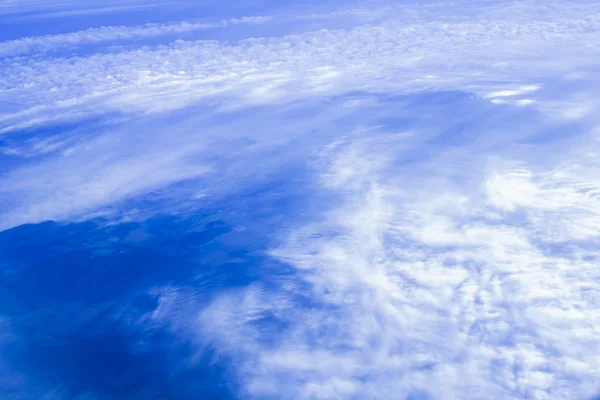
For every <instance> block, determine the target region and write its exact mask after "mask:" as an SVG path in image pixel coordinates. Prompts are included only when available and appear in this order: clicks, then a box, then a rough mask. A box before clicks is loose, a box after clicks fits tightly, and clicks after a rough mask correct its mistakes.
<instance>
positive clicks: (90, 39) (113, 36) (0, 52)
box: [0, 16, 271, 58]
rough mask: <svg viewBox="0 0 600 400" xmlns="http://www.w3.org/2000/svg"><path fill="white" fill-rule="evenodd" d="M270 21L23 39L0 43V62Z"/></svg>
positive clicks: (264, 18)
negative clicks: (91, 46) (7, 59)
mask: <svg viewBox="0 0 600 400" xmlns="http://www.w3.org/2000/svg"><path fill="white" fill-rule="evenodd" d="M269 20H271V17H268V16H257V17H242V18H232V19H229V20H222V21H220V22H215V23H200V22H193V21H190V22H186V21H182V22H175V23H170V24H147V25H142V26H104V27H100V28H90V29H86V30H84V31H79V32H71V33H63V34H59V35H47V36H33V37H25V38H20V39H16V40H11V41H8V42H0V58H2V57H15V56H20V55H21V56H22V55H25V54H30V53H36V55H38V56H39V54H40V53H44V52H48V51H52V50H58V49H61V48H69V47H76V46H83V45H85V46H89V45H93V44H98V43H102V42H110V41H118V40H127V39H144V38H151V37H157V36H162V35H172V34H182V33H189V32H194V31H201V30H206V29H216V28H225V27H228V26H232V25H239V24H248V25H252V24H261V23H265V22H268V21H269Z"/></svg>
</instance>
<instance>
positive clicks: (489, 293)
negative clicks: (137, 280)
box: [155, 137, 600, 399]
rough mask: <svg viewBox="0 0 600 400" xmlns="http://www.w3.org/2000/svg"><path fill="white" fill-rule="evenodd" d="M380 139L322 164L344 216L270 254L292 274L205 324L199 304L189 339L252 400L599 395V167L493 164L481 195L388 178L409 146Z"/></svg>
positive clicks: (238, 299)
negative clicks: (227, 367) (233, 370)
mask: <svg viewBox="0 0 600 400" xmlns="http://www.w3.org/2000/svg"><path fill="white" fill-rule="evenodd" d="M377 140H379V141H380V142H381V138H377V137H375V139H374V140H373V139H371V140H370V139H368V138H366V139H365V138H364V137H363V138H358V139H356V138H355V139H354V140H352V141H351V142H350V143H348V144H347V145H346V146H340V144H339V143H338V144H335V145H333V146H332V147H330V148H329V150H327V151H326V152H325V153H324V156H325V157H326V158H328V159H329V162H326V163H324V164H319V165H320V166H321V167H323V166H324V165H326V166H327V167H325V170H323V171H322V173H323V174H324V175H322V176H323V178H324V181H323V182H324V184H325V186H326V187H328V188H329V189H330V190H332V191H333V192H332V196H334V198H335V199H336V200H333V201H332V204H334V205H332V206H331V207H330V208H328V209H325V210H322V212H316V214H314V216H315V222H314V223H310V224H308V225H305V226H301V227H299V228H298V230H296V231H294V232H292V234H291V235H290V237H289V239H288V240H287V242H286V244H285V245H283V246H282V247H280V248H278V249H276V250H274V251H273V255H274V256H275V257H277V258H279V259H281V260H283V261H285V262H287V263H290V264H291V265H293V266H294V267H295V268H296V271H297V275H295V276H289V277H288V278H287V279H284V280H283V281H277V282H275V284H273V285H267V286H260V285H258V286H253V287H250V288H248V289H245V290H239V291H233V292H231V293H228V294H223V295H221V296H220V297H219V298H218V299H217V300H216V301H215V302H214V303H213V304H211V305H210V306H209V307H207V308H205V309H204V310H202V311H198V310H197V309H196V308H195V307H194V305H193V302H192V305H190V306H189V307H188V308H186V310H185V312H183V313H182V314H178V315H177V321H179V325H177V326H179V327H180V328H182V332H181V335H182V336H184V337H188V338H191V340H195V341H197V342H201V343H204V344H207V343H209V344H212V345H214V346H216V348H217V350H218V351H222V352H224V353H225V354H226V355H227V356H228V357H233V359H234V365H236V366H237V367H238V369H237V373H238V374H239V377H240V380H241V382H242V384H243V388H244V390H245V391H246V395H248V396H249V397H250V398H271V397H281V396H282V394H285V397H286V398H300V399H302V398H307V399H308V398H310V399H315V398H322V399H330V398H378V399H385V398H390V399H397V398H405V397H406V396H409V395H411V394H416V393H421V394H426V395H427V396H428V398H431V399H446V398H455V399H472V398H532V399H556V398H587V397H586V396H591V395H593V394H594V393H595V392H596V391H597V390H598V386H597V382H598V378H599V377H600V352H598V351H597V349H598V348H599V346H600V343H599V337H600V336H599V333H600V332H599V328H598V326H600V325H599V323H600V321H599V320H598V318H599V317H598V316H599V315H600V313H599V311H600V310H599V309H598V308H599V307H600V284H599V283H598V282H599V280H598V278H599V277H600V276H599V275H600V273H599V272H598V271H597V268H596V267H597V259H598V257H600V248H599V247H598V246H597V245H593V246H592V247H591V248H590V247H589V245H588V246H586V245H582V244H580V242H578V241H579V240H584V239H587V240H590V239H593V240H594V241H597V238H598V236H599V234H600V230H598V227H597V225H595V224H597V222H598V221H600V207H598V205H597V204H596V199H595V197H591V196H590V193H595V191H596V190H598V188H600V182H598V180H597V178H596V176H598V175H597V172H598V170H597V166H596V164H594V159H587V161H591V162H592V164H589V163H586V164H585V167H583V166H580V167H573V165H574V164H573V162H575V163H576V164H578V163H579V161H577V160H568V159H564V160H563V163H560V164H557V165H556V166H555V168H554V169H552V170H541V171H538V172H534V171H533V170H531V169H529V168H527V166H525V165H522V164H521V165H517V166H516V168H514V167H509V169H508V170H502V169H498V168H497V167H495V166H493V165H494V164H493V163H492V164H490V165H491V166H490V169H488V171H487V172H486V173H485V174H484V175H483V176H482V181H481V185H479V187H480V189H479V190H478V191H476V192H470V191H465V190H464V189H465V187H461V186H460V185H459V186H458V187H456V186H455V185H454V184H452V183H451V182H449V181H446V183H445V184H443V183H444V179H442V180H441V181H440V179H439V178H440V174H439V171H438V173H436V175H435V176H430V177H427V176H423V175H418V180H419V182H415V180H411V179H410V172H408V171H402V169H401V168H398V167H394V168H393V169H391V170H390V169H389V167H390V165H389V164H388V166H387V167H386V166H385V165H384V164H381V163H378V162H377V160H378V159H379V158H380V157H382V156H383V157H384V158H385V157H386V156H387V157H390V156H393V155H394V154H395V152H396V151H397V149H398V148H399V147H401V146H402V144H401V143H402V142H403V140H404V139H401V140H398V138H397V137H395V138H390V137H388V138H387V139H385V140H383V144H382V143H376V141H377ZM332 149H333V150H332ZM384 149H387V150H384ZM481 159H482V160H483V161H485V160H486V159H487V155H482V156H481ZM373 162H375V164H373ZM505 165H508V166H510V163H508V164H505ZM365 166H367V167H369V168H368V170H367V171H368V172H365ZM386 168H387V169H386ZM573 168H575V169H573ZM390 172H393V173H390ZM455 172H456V173H459V174H468V171H465V170H460V171H455ZM349 176H351V177H352V178H351V179H348V177H349ZM430 184H434V185H435V187H436V195H435V196H433V197H432V196H431V195H430V188H429V186H430ZM499 210H500V211H499ZM515 213H520V214H519V216H518V218H517V217H515ZM493 215H495V218H492V219H490V216H493ZM583 215H585V217H584V216H583ZM586 220H587V221H590V222H588V223H587V226H586V227H585V228H584V227H582V228H581V231H574V230H573V228H574V226H580V223H582V222H584V221H586ZM593 221H595V222H593ZM584 223H585V222H584ZM555 245H556V246H559V247H560V249H561V250H560V251H555V250H553V249H552V246H555ZM557 250H558V247H557ZM307 285H308V286H307ZM171 294H172V293H171ZM165 299H166V298H165ZM170 299H171V300H170V301H171V303H173V304H177V303H178V302H179V301H180V300H179V298H178V297H177V296H175V298H172V297H170ZM155 317H156V318H157V319H159V320H163V321H170V320H171V318H172V316H171V313H170V312H166V313H162V315H160V316H159V315H156V316H155ZM190 318H192V320H193V321H195V322H194V323H193V324H191V325H190V322H189V321H190ZM269 319H271V320H269ZM266 321H267V322H266ZM268 321H270V322H268ZM273 321H280V322H281V325H280V326H281V328H280V330H278V329H276V328H271V329H269V327H272V326H275V325H277V322H273ZM171 323H173V322H171ZM273 329H274V330H273Z"/></svg>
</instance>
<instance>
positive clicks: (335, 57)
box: [0, 3, 600, 131]
mask: <svg viewBox="0 0 600 400" xmlns="http://www.w3.org/2000/svg"><path fill="white" fill-rule="evenodd" d="M539 7H540V9H536V10H535V13H533V12H531V11H530V10H528V9H527V8H526V7H525V6H522V7H520V6H519V5H518V4H517V3H515V4H512V5H511V7H509V8H508V9H509V11H511V12H513V13H515V14H517V13H521V14H523V13H524V14H525V17H523V18H522V20H520V21H516V20H515V19H514V18H510V14H509V17H506V16H504V17H499V16H498V12H497V10H496V9H494V8H493V7H489V8H486V7H474V8H473V9H470V10H469V14H470V15H468V16H467V17H464V16H460V13H461V11H463V8H460V7H459V8H457V9H456V10H454V11H452V10H450V11H449V12H450V13H451V14H450V15H448V16H446V15H444V18H442V17H440V16H439V15H438V16H437V19H436V18H435V16H432V19H431V20H428V21H423V20H420V19H418V18H413V19H410V20H409V22H408V23H407V22H406V20H402V19H394V18H390V19H389V20H387V21H384V22H381V23H378V24H372V25H361V26H356V27H354V28H352V29H347V30H346V29H339V30H325V29H324V30H320V31H316V32H306V33H302V34H299V35H292V36H283V37H271V38H257V39H247V40H242V41H239V42H234V43H229V44H227V43H223V42H218V41H208V42H207V41H200V42H183V41H178V42H175V43H173V44H170V45H166V46H158V47H154V48H142V49H138V50H134V51H124V52H121V53H116V54H113V53H111V54H95V55H92V56H88V57H78V58H73V59H60V58H58V59H45V60H37V61H30V60H27V61H26V62H25V61H24V62H19V61H10V62H4V63H3V64H2V65H0V69H1V70H2V75H3V80H2V83H1V86H0V90H4V91H8V92H10V94H11V98H12V101H13V102H14V103H15V104H18V105H19V107H20V111H17V112H5V113H4V115H0V123H1V124H2V125H4V129H3V131H11V130H15V129H21V128H23V127H26V126H35V125H39V124H43V123H46V122H47V121H52V120H57V119H61V118H69V117H72V115H73V114H74V113H75V114H77V113H83V114H84V115H87V114H90V113H91V114H94V113H102V112H121V113H126V114H130V113H139V112H142V113H145V112H162V111H165V110H172V109H177V108H181V107H185V106H188V105H191V104H195V103H197V102H199V101H201V100H203V99H213V100H216V101H219V102H225V104H227V105H231V104H237V105H247V104H271V103H273V102H282V101H292V100H297V99H309V98H314V96H331V95H341V94H344V93H348V92H352V91H368V90H371V91H379V92H381V91H384V92H391V93H409V92H412V91H415V90H425V89H436V90H467V91H470V92H473V93H476V94H481V95H483V96H485V95H486V93H489V89H490V87H493V88H494V91H495V92H499V93H502V92H503V91H506V90H508V91H510V90H513V91H514V90H515V89H508V88H507V89H501V88H498V82H506V83H507V85H510V86H512V87H513V88H514V86H515V82H516V83H517V84H518V85H517V87H519V86H524V87H525V88H527V87H533V86H531V85H537V84H538V83H540V82H541V83H543V82H544V81H547V80H550V79H557V78H558V79H560V78H562V77H563V76H566V75H568V74H572V73H574V72H577V71H585V70H586V69H588V68H591V67H593V66H594V65H595V64H594V62H593V61H592V60H593V59H594V54H596V51H595V48H594V46H596V45H597V44H598V43H597V40H598V39H597V38H598V35H597V31H598V29H599V26H600V24H598V16H597V15H598V14H597V12H598V10H596V9H595V8H594V6H589V7H588V8H587V9H583V8H581V7H579V6H578V5H577V4H570V3H569V4H564V5H563V7H562V8H561V9H560V12H559V11H557V10H556V9H555V8H553V7H551V6H543V5H541V4H540V5H539ZM544 7H546V8H544ZM425 10H426V8H425ZM474 10H475V11H474ZM404 12H405V13H406V11H404ZM414 12H415V13H417V14H418V13H420V12H421V8H420V7H418V6H415V7H414ZM473 14H475V15H473ZM548 14H549V15H550V16H548ZM390 15H392V16H393V15H394V13H390ZM450 16H451V17H452V18H449V17H450ZM536 16H539V18H538V19H536ZM132 29H136V28H132ZM36 40H37V39H36ZM40 40H41V39H40ZM584 43H585V44H584ZM424 76H429V78H424ZM274 77H275V78H274ZM505 93H506V92H505ZM173 99H174V100H175V101H173ZM166 100H168V101H166ZM165 103H168V104H167V105H166V104H165Z"/></svg>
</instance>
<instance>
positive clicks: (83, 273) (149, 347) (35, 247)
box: [0, 212, 267, 399]
mask: <svg viewBox="0 0 600 400" xmlns="http://www.w3.org/2000/svg"><path fill="white" fill-rule="evenodd" d="M266 244H267V239H265V238H262V240H261V238H260V237H257V236H256V234H255V233H252V232H246V231H244V232H242V233H239V232H236V231H234V227H233V226H232V225H230V224H228V223H226V222H225V221H223V220H221V219H218V216H217V215H215V214H211V213H204V214H203V213H200V212H199V213H198V214H197V215H196V216H194V217H190V218H186V219H182V218H176V217H172V216H160V217H155V218H152V219H149V220H147V221H144V222H140V223H137V222H136V223H127V224H120V225H116V226H103V225H101V224H99V223H98V222H85V223H79V224H68V225H59V224H56V223H53V222H47V223H42V224H37V225H25V226H20V227H17V228H14V229H11V230H8V231H4V232H1V233H0V264H1V268H2V269H1V271H2V274H3V275H2V280H1V281H0V315H3V316H4V317H5V318H7V319H8V322H9V326H10V329H11V332H12V333H13V335H14V336H15V337H17V338H18V339H17V341H16V342H14V343H12V344H11V346H9V347H8V348H7V349H5V350H4V351H3V354H2V359H3V361H4V362H5V363H8V364H9V365H10V366H11V368H12V369H13V371H12V372H18V373H21V374H23V375H25V376H27V379H28V380H29V381H30V382H34V383H35V384H34V385H26V386H23V387H19V388H17V389H16V390H15V389H14V388H13V389H11V391H9V388H2V387H0V393H3V394H4V395H5V396H9V397H2V396H0V397H1V398H25V399H29V398H35V397H36V395H38V394H39V391H40V390H42V389H40V388H54V389H56V388H59V389H60V390H61V392H62V393H63V394H66V396H67V398H72V397H75V396H77V395H83V394H86V393H91V394H94V395H96V396H99V398H107V399H137V398H139V399H154V398H156V399H164V398H178V399H186V398H194V399H196V398H203V399H211V398H214V399H225V398H231V397H232V396H234V395H233V393H235V387H234V385H233V384H232V383H231V382H232V381H231V379H230V377H228V375H227V372H226V371H227V366H226V365H225V364H223V363H224V362H225V361H224V360H222V359H220V360H219V361H218V362H213V361H211V360H212V359H211V354H210V349H207V352H206V353H205V354H204V355H203V357H204V359H201V360H199V361H198V360H196V362H195V363H192V364H190V363H189V362H187V361H186V360H187V358H188V357H189V356H190V355H191V354H193V353H194V350H193V349H191V348H189V347H188V346H189V345H188V344H186V343H185V342H184V341H182V340H179V339H178V338H177V337H175V336H174V335H173V334H171V333H169V332H168V331H167V330H165V329H164V327H161V326H153V325H147V324H144V323H143V322H141V320H142V317H143V316H144V315H147V314H148V313H150V312H151V311H152V310H154V309H155V308H156V305H157V303H156V301H157V298H156V295H153V294H152V290H151V289H152V288H154V287H162V286H169V285H173V286H189V287H201V290H200V291H197V292H196V293H194V296H195V301H196V302H197V303H198V305H199V306H201V305H202V304H204V303H207V302H208V301H210V299H211V298H212V297H213V296H214V295H215V294H216V293H218V292H219V291H221V290H223V289H225V288H231V287H235V286H243V285H247V284H248V283H249V282H251V281H253V280H255V279H257V277H258V274H259V271H258V266H260V265H261V264H263V263H264V261H263V260H264V258H265V256H264V255H262V254H261V252H260V250H261V249H264V246H265V245H266ZM215 255H220V256H219V257H215ZM233 259H235V262H231V260H233ZM198 274H200V275H201V276H202V282H198V281H197V278H196V276H197V275H198ZM199 396H201V397H199Z"/></svg>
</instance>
